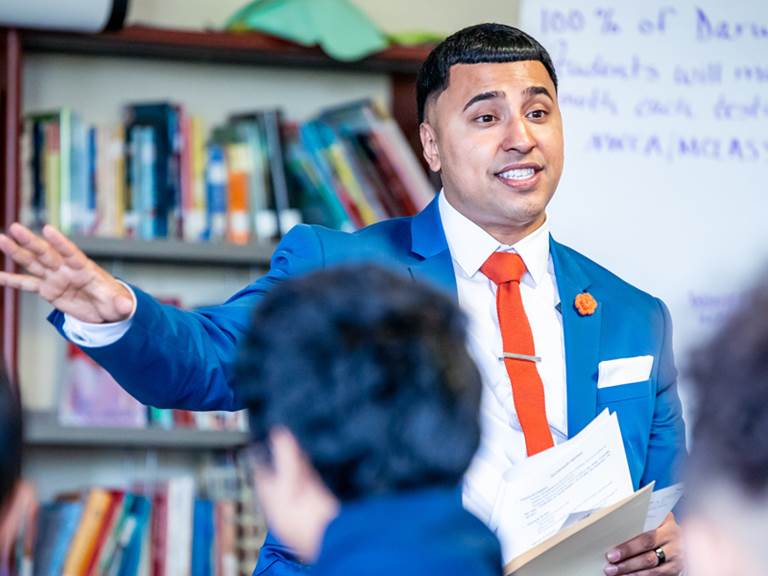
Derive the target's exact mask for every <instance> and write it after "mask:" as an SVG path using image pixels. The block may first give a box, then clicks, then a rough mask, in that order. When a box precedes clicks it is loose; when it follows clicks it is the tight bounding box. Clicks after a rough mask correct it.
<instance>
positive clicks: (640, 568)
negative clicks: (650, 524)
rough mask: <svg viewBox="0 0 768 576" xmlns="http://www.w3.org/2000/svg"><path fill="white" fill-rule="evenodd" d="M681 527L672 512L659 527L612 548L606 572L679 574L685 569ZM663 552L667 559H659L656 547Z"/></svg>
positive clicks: (612, 574)
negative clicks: (662, 560) (661, 560)
mask: <svg viewBox="0 0 768 576" xmlns="http://www.w3.org/2000/svg"><path fill="white" fill-rule="evenodd" d="M681 546H682V544H681V536H680V526H679V525H678V524H677V522H676V521H675V517H674V516H673V515H672V514H671V513H670V514H668V515H667V517H666V518H665V519H664V522H663V523H662V524H661V526H659V527H658V528H657V529H656V530H650V531H648V532H644V533H642V534H640V535H639V536H636V537H635V538H632V540H628V541H627V542H624V544H620V545H619V546H616V547H615V548H614V549H613V550H609V551H608V553H607V554H606V555H605V557H606V558H607V559H608V562H609V564H608V565H607V566H606V567H605V569H604V572H605V574H607V575H608V576H615V575H616V574H637V575H638V576H667V575H670V576H672V575H677V574H680V572H682V570H683V558H682V556H683V555H682V550H681ZM659 549H660V550H661V551H662V555H663V556H662V557H663V558H664V562H661V563H660V562H659V560H660V559H659V556H658V555H657V554H656V550H659Z"/></svg>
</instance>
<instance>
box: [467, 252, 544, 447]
mask: <svg viewBox="0 0 768 576" xmlns="http://www.w3.org/2000/svg"><path fill="white" fill-rule="evenodd" d="M480 271H481V272H482V273H483V274H485V275H486V276H487V277H488V278H489V279H490V280H491V281H492V282H493V283H494V284H496V285H497V286H498V290H497V291H496V310H497V312H498V314H499V326H500V327H501V341H502V344H503V346H504V366H506V368H507V374H509V380H510V382H511V383H512V399H513V400H514V403H515V410H516V411H517V418H518V420H519V421H520V426H522V428H523V435H524V436H525V447H526V450H527V451H528V456H533V455H534V454H538V453H539V452H542V451H543V450H546V449H547V448H551V447H552V446H554V441H553V440H552V432H551V431H550V429H549V423H548V422H547V411H546V408H545V406H544V385H543V384H542V383H541V377H540V376H539V371H538V370H537V369H536V362H537V359H536V358H535V356H536V350H535V348H534V345H533V334H532V333H531V326H530V324H529V323H528V316H527V315H526V314H525V309H524V308H523V300H522V298H521V297H520V279H521V278H522V277H523V274H525V263H524V262H523V259H522V258H521V257H520V255H519V254H514V253H511V252H494V253H493V254H491V256H490V257H489V258H488V260H486V261H485V264H483V266H482V267H481V268H480Z"/></svg>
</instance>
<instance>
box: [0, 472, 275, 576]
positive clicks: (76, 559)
mask: <svg viewBox="0 0 768 576" xmlns="http://www.w3.org/2000/svg"><path fill="white" fill-rule="evenodd" d="M238 466H240V465H239V464H238ZM240 468H242V466H240ZM222 470H223V471H225V472H226V474H227V475H228V476H229V478H228V486H227V489H226V490H223V491H221V490H219V491H211V490H210V489H208V488H205V487H201V488H202V490H200V491H198V486H197V483H196V482H195V479H194V478H193V477H191V476H178V477H173V478H170V479H167V480H163V481H157V482H149V483H147V482H143V483H137V484H136V485H134V486H133V488H131V489H128V490H126V489H122V488H102V487H92V488H90V489H86V490H83V491H81V492H77V493H65V494H62V495H60V496H58V497H56V498H55V499H54V500H53V501H51V502H47V503H45V504H43V505H41V506H39V509H38V505H37V503H36V501H35V502H29V501H28V502H27V506H28V507H29V508H33V507H34V509H35V510H30V511H29V513H28V514H26V517H27V518H35V516H36V521H31V522H29V523H28V525H25V526H24V528H23V529H22V531H21V532H20V533H19V534H18V535H17V543H18V544H17V546H16V547H15V550H14V552H13V555H12V556H13V557H12V558H11V560H12V561H11V563H10V566H4V567H2V568H3V569H4V570H5V571H6V573H8V574H19V575H20V574H27V575H35V576H58V575H60V574H65V575H67V576H96V575H103V576H144V575H147V576H149V575H151V576H190V575H192V576H241V575H246V574H247V575H250V574H251V572H252V571H253V567H254V566H255V564H256V561H257V560H258V550H259V548H260V546H261V544H262V543H263V539H264V535H265V533H266V528H265V525H264V522H263V517H262V516H261V514H260V513H259V512H258V509H257V508H256V506H255V504H254V500H253V492H252V490H251V489H250V487H249V485H248V482H246V477H245V476H244V474H242V473H240V472H236V470H237V469H236V468H235V467H233V466H232V465H231V464H229V463H228V464H227V465H226V467H225V468H222ZM202 484H205V477H204V478H203V482H202Z"/></svg>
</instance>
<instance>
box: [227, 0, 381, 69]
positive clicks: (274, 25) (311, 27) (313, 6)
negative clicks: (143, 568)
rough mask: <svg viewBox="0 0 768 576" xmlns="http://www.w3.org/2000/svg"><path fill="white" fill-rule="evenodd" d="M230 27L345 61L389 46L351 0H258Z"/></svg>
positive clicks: (236, 18) (246, 8)
mask: <svg viewBox="0 0 768 576" xmlns="http://www.w3.org/2000/svg"><path fill="white" fill-rule="evenodd" d="M226 27H227V28H228V29H229V30H235V31H244V30H258V31H260V32H266V33H268V34H272V35H273V36H278V37H280V38H285V39H287V40H292V41H293V42H297V43H299V44H303V45H305V46H312V45H315V44H319V45H320V46H321V47H322V48H323V50H325V52H326V53H327V54H328V55H329V56H331V57H333V58H336V59H337V60H345V61H349V60H359V59H361V58H364V57H365V56H368V55H369V54H372V53H374V52H378V51H380V50H383V49H384V48H386V47H387V46H388V42H387V39H386V37H385V36H384V34H383V33H382V32H381V30H379V28H378V27H377V26H376V25H375V24H374V23H373V22H371V20H370V19H369V18H368V17H367V16H366V15H365V14H364V13H363V12H362V11H361V10H360V9H359V8H357V7H356V6H354V5H353V4H351V3H350V2H349V0H255V1H254V2H251V3H250V4H248V5H247V6H245V7H243V8H241V9H240V10H238V11H237V12H236V13H235V14H234V15H232V17H231V18H230V19H229V20H228V21H227V24H226Z"/></svg>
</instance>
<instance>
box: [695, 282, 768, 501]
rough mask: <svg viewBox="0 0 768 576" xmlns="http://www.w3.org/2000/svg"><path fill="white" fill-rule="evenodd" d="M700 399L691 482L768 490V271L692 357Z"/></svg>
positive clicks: (751, 492) (754, 493)
mask: <svg viewBox="0 0 768 576" xmlns="http://www.w3.org/2000/svg"><path fill="white" fill-rule="evenodd" d="M690 371H691V376H692V380H693V385H694V390H693V391H694V395H695V399H696V415H695V419H694V428H693V443H692V448H691V458H690V462H689V465H690V468H689V474H688V476H689V484H692V487H695V486H696V485H697V484H699V483H703V482H713V481H717V480H725V481H727V482H730V483H731V484H733V485H735V486H736V487H737V488H739V489H740V490H741V491H743V492H744V493H746V494H748V495H752V496H757V495H760V494H765V493H768V276H766V277H764V278H763V282H762V283H761V284H760V285H759V286H758V287H757V288H756V289H754V290H753V291H752V292H751V293H750V294H749V295H748V296H747V297H746V298H745V299H744V301H743V302H742V303H741V304H740V306H739V307H738V309H737V310H736V312H735V313H734V314H733V316H732V317H731V318H730V319H729V320H728V321H727V322H726V323H725V324H724V325H723V326H722V327H721V329H720V330H719V331H718V332H717V333H716V334H715V336H714V337H713V338H712V339H711V340H710V341H709V342H708V343H707V344H706V345H705V346H703V347H702V348H700V349H699V350H698V351H696V352H695V353H694V354H693V355H692V357H691V368H690Z"/></svg>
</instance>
